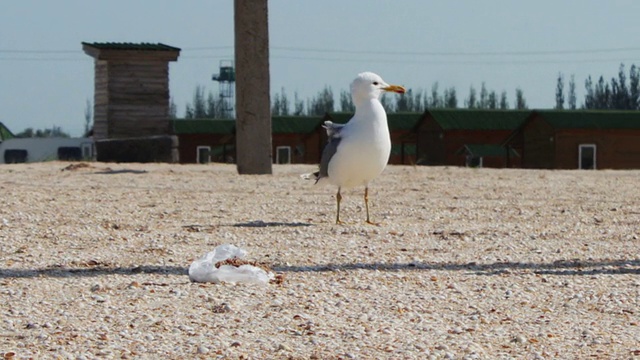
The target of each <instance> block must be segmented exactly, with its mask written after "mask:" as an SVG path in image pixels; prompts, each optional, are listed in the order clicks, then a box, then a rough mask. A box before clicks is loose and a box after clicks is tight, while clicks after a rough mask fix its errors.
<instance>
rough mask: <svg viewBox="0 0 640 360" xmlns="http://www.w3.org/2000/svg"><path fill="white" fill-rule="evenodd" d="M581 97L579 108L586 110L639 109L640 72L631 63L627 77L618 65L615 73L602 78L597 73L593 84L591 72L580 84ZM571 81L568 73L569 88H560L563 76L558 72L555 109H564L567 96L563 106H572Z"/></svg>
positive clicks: (573, 91) (574, 96)
mask: <svg viewBox="0 0 640 360" xmlns="http://www.w3.org/2000/svg"><path fill="white" fill-rule="evenodd" d="M584 86H585V96H584V102H583V103H582V105H581V108H582V109H588V110H596V109H598V110H640V71H639V70H638V68H637V67H636V65H635V64H632V65H631V67H630V68H629V78H628V80H627V74H626V72H625V66H624V64H620V68H619V69H618V76H617V78H616V77H612V78H611V80H610V81H608V82H607V81H606V80H605V79H604V76H600V78H598V81H597V82H595V83H594V81H593V79H592V78H591V75H589V77H587V79H586V80H585V83H584ZM575 88H576V85H575V80H574V76H573V75H571V78H570V80H569V88H568V90H567V91H566V96H565V91H564V75H563V74H562V73H560V74H558V80H557V82H556V106H555V108H556V109H565V97H566V99H567V107H566V108H567V109H571V110H573V109H576V107H577V105H576V93H575Z"/></svg>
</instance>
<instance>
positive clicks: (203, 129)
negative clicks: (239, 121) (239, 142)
mask: <svg viewBox="0 0 640 360" xmlns="http://www.w3.org/2000/svg"><path fill="white" fill-rule="evenodd" d="M173 129H174V131H175V133H176V134H178V135H180V134H223V135H224V134H233V133H234V132H235V129H236V121H235V120H233V119H176V120H173Z"/></svg>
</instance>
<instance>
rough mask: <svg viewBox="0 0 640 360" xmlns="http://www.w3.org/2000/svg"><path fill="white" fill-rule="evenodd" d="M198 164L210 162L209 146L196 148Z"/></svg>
mask: <svg viewBox="0 0 640 360" xmlns="http://www.w3.org/2000/svg"><path fill="white" fill-rule="evenodd" d="M196 151H197V160H196V161H197V162H198V164H208V163H210V162H211V146H198V148H197V150H196Z"/></svg>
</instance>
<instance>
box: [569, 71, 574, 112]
mask: <svg viewBox="0 0 640 360" xmlns="http://www.w3.org/2000/svg"><path fill="white" fill-rule="evenodd" d="M568 92H569V93H568V95H567V102H568V106H569V109H571V110H575V109H576V79H575V76H574V75H573V74H571V78H570V79H569V91H568Z"/></svg>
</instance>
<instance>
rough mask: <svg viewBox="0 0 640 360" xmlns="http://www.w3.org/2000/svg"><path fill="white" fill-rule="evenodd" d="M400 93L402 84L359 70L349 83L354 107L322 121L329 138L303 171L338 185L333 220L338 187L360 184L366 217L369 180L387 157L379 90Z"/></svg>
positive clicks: (388, 148) (387, 141)
mask: <svg viewBox="0 0 640 360" xmlns="http://www.w3.org/2000/svg"><path fill="white" fill-rule="evenodd" d="M385 91H389V92H395V93H399V94H404V92H405V88H404V87H402V86H399V85H389V84H387V83H386V82H385V81H384V80H382V78H381V77H380V76H379V75H377V74H374V73H372V72H363V73H360V74H358V76H357V77H356V78H355V80H353V82H352V83H351V98H352V99H353V104H354V105H355V108H356V111H355V114H354V115H353V117H352V118H351V119H350V120H349V121H348V122H347V123H346V124H334V123H333V122H331V121H325V123H324V128H325V129H326V130H327V135H328V136H329V142H328V143H327V145H326V146H325V148H324V150H323V151H322V158H321V160H320V170H319V171H317V172H315V173H312V174H306V175H303V177H304V178H306V179H313V180H316V183H319V184H323V183H329V184H333V185H335V186H337V187H338V192H337V194H336V203H337V211H336V224H341V223H342V221H340V201H341V200H342V195H341V194H340V190H342V189H348V188H352V187H355V186H364V205H365V209H366V211H367V220H366V221H367V223H369V224H373V223H372V222H371V220H370V218H369V183H370V182H371V180H373V179H374V178H376V177H377V176H378V175H380V173H382V171H383V170H384V168H385V167H386V166H387V162H388V161H389V154H390V153H391V136H390V135H389V125H388V124H387V113H386V112H385V110H384V108H383V107H382V104H381V103H380V96H381V95H382V93H383V92H385Z"/></svg>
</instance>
